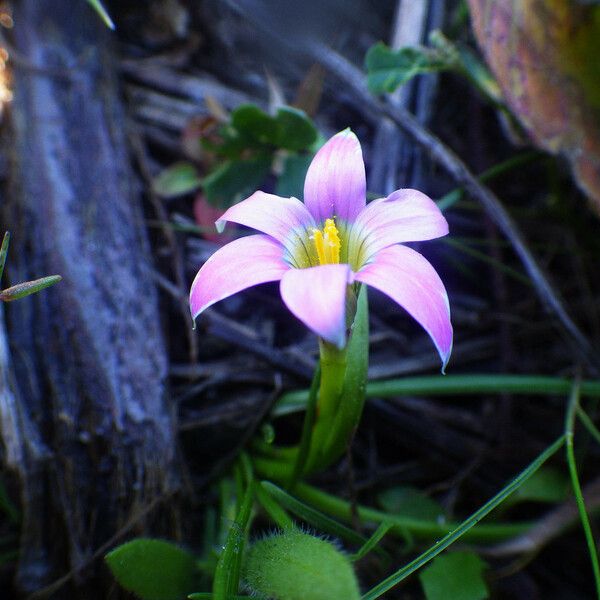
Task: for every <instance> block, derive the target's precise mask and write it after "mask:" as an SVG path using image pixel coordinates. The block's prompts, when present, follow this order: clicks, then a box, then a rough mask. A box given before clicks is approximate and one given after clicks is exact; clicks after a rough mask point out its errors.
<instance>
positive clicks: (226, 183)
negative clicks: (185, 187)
mask: <svg viewBox="0 0 600 600" xmlns="http://www.w3.org/2000/svg"><path fill="white" fill-rule="evenodd" d="M270 168H271V157H263V156H261V157H258V158H252V159H248V160H229V161H226V162H224V163H223V164H222V165H221V166H220V167H218V168H217V169H215V170H214V171H213V172H212V173H210V174H209V175H207V176H206V177H205V178H204V180H203V181H202V187H203V189H204V192H205V194H206V199H207V200H208V201H209V202H210V203H211V204H213V205H214V206H219V207H222V208H227V207H229V206H231V205H233V204H235V203H236V202H239V201H240V200H242V199H244V198H246V197H247V196H250V195H251V194H252V193H253V192H254V191H256V190H257V189H258V188H259V187H260V186H261V185H262V184H263V183H264V180H265V178H266V177H267V175H268V174H269V170H270Z"/></svg>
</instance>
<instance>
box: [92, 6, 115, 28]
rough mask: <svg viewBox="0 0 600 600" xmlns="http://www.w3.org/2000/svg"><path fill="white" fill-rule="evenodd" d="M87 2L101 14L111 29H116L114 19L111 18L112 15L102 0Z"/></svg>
mask: <svg viewBox="0 0 600 600" xmlns="http://www.w3.org/2000/svg"><path fill="white" fill-rule="evenodd" d="M87 2H88V4H89V5H90V6H91V7H92V8H93V9H94V10H95V11H96V12H97V13H98V14H99V15H100V18H101V19H102V20H103V21H104V24H105V25H106V26H107V27H108V28H109V29H112V30H113V31H114V29H115V24H114V23H113V20H112V19H111V18H110V15H109V14H108V12H107V11H106V9H105V8H104V6H102V3H101V2H100V0H87Z"/></svg>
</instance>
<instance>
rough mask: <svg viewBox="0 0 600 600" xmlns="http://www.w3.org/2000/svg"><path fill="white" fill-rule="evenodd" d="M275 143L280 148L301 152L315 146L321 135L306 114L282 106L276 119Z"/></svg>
mask: <svg viewBox="0 0 600 600" xmlns="http://www.w3.org/2000/svg"><path fill="white" fill-rule="evenodd" d="M275 123H276V125H277V129H276V135H275V139H274V143H275V145H276V146H277V147H278V148H284V149H285V150H293V151H299V150H304V149H306V148H308V147H309V146H310V145H311V144H313V143H314V142H315V141H316V139H317V137H318V135H319V133H318V131H317V128H316V127H315V125H314V123H313V122H312V121H311V120H310V119H309V118H308V117H307V116H306V114H305V113H304V112H303V111H301V110H299V109H297V108H293V107H291V106H282V107H281V108H280V109H279V110H278V111H277V116H276V117H275Z"/></svg>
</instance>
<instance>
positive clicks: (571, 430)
mask: <svg viewBox="0 0 600 600" xmlns="http://www.w3.org/2000/svg"><path fill="white" fill-rule="evenodd" d="M579 390H580V385H579V383H578V382H576V383H575V384H574V385H573V389H572V390H571V395H570V397H569V403H568V406H567V413H566V416H565V440H566V452H567V463H568V464H569V474H570V475H571V483H572V485H573V492H574V494H575V501H576V502H577V509H578V510H579V518H580V520H581V526H582V528H583V533H584V535H585V541H586V544H587V547H588V553H589V555H590V562H591V563H592V571H593V573H594V582H595V584H596V596H597V597H598V599H599V600H600V563H599V562H598V551H597V550H596V540H595V539H594V534H593V533H592V527H591V525H590V518H589V516H588V513H587V508H586V506H585V500H584V499H583V492H582V490H581V484H580V482H579V474H578V473H577V462H576V461H575V450H574V449H573V438H574V435H575V415H576V414H577V407H578V406H579V397H580V393H579Z"/></svg>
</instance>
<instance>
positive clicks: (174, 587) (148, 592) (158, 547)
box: [105, 538, 196, 600]
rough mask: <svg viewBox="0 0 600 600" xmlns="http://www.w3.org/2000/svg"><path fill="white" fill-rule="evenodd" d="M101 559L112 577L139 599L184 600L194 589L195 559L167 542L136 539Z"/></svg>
mask: <svg viewBox="0 0 600 600" xmlns="http://www.w3.org/2000/svg"><path fill="white" fill-rule="evenodd" d="M105 560H106V563H107V564H108V566H109V568H110V570H111V572H112V574H113V576H114V577H115V579H116V580H117V581H118V582H119V583H120V584H121V585H122V586H123V587H124V588H125V589H126V590H128V591H130V592H133V593H134V594H136V595H137V596H139V597H140V598H142V600H184V598H186V597H187V595H188V594H190V593H192V592H193V591H194V578H195V572H196V565H195V558H194V556H193V555H192V554H190V553H189V552H187V551H185V550H183V548H180V547H179V546H176V545H175V544H172V543H170V542H165V541H163V540H157V539H150V538H138V539H135V540H132V541H130V542H127V543H125V544H123V545H121V546H118V547H117V548H115V549H114V550H112V551H111V552H109V553H108V554H107V555H106V556H105Z"/></svg>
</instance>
